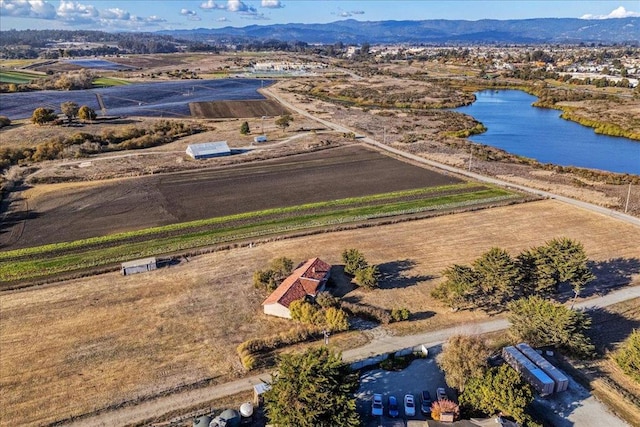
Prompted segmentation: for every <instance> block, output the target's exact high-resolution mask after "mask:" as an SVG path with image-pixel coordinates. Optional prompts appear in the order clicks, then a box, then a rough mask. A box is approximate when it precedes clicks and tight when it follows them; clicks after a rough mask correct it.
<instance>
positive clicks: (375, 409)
mask: <svg viewBox="0 0 640 427" xmlns="http://www.w3.org/2000/svg"><path fill="white" fill-rule="evenodd" d="M383 413H384V405H383V403H382V395H381V394H378V393H375V394H374V395H373V400H372V401H371V415H373V416H374V417H378V416H382V414H383Z"/></svg>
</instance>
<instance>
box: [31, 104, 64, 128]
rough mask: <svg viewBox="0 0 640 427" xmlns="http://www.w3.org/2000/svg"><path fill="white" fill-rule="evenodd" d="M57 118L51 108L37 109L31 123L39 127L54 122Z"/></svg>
mask: <svg viewBox="0 0 640 427" xmlns="http://www.w3.org/2000/svg"><path fill="white" fill-rule="evenodd" d="M57 118H58V116H57V114H56V113H55V112H54V111H53V110H52V109H51V108H44V107H38V108H36V109H35V110H33V114H32V115H31V121H32V122H33V123H35V124H37V125H43V124H45V123H50V122H53V121H54V120H56V119H57Z"/></svg>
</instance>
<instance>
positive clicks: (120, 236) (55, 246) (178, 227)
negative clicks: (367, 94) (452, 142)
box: [0, 183, 477, 260]
mask: <svg viewBox="0 0 640 427" xmlns="http://www.w3.org/2000/svg"><path fill="white" fill-rule="evenodd" d="M476 186H477V184H474V183H462V184H453V185H443V186H439V187H427V188H419V189H413V190H403V191H394V192H390V193H381V194H374V195H370V196H361V197H349V198H345V199H338V200H332V201H325V202H315V203H306V204H302V205H296V206H290V207H282V208H271V209H263V210H259V211H252V212H244V213H239V214H233V215H226V216H221V217H216V218H207V219H200V220H195V221H189V222H181V223H177V224H169V225H165V226H160V227H151V228H145V229H142V230H135V231H128V232H123V233H116V234H110V235H107V236H100V237H91V238H88V239H81V240H75V241H73V242H61V243H52V244H48V245H42V246H36V247H31V248H24V249H16V250H12V251H5V252H0V260H4V259H12V258H18V257H24V256H31V255H42V254H46V253H49V252H59V251H68V250H73V249H76V248H82V247H87V246H92V245H104V244H110V243H116V242H118V241H123V240H130V239H132V238H136V237H143V236H151V235H154V234H163V233H168V232H175V231H182V230H185V231H186V230H188V229H189V228H200V227H205V226H212V225H218V224H224V223H228V222H232V221H242V220H251V219H259V218H261V217H267V216H272V215H278V214H289V213H298V212H302V211H305V210H314V209H325V208H331V207H339V206H349V205H354V204H363V203H372V202H380V201H384V200H393V199H399V198H403V197H411V196H420V195H427V194H430V193H438V192H442V191H451V190H464V189H468V188H473V187H476Z"/></svg>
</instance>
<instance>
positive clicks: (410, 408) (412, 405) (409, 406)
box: [404, 394, 416, 417]
mask: <svg viewBox="0 0 640 427" xmlns="http://www.w3.org/2000/svg"><path fill="white" fill-rule="evenodd" d="M404 415H405V416H406V417H415V416H416V402H415V401H414V400H413V394H405V395H404Z"/></svg>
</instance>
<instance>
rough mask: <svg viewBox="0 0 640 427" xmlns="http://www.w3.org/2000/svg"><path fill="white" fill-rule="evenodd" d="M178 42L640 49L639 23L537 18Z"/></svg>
mask: <svg viewBox="0 0 640 427" xmlns="http://www.w3.org/2000/svg"><path fill="white" fill-rule="evenodd" d="M161 33H162V34H167V35H172V36H174V37H176V38H181V39H190V40H197V41H203V42H204V41H209V42H214V41H215V42H225V41H228V42H231V41H255V40H280V41H286V42H296V41H297V42H305V43H309V44H316V43H318V44H334V43H338V42H342V43H344V44H361V43H370V44H394V43H411V44H421V43H422V44H478V43H488V44H504V43H515V44H542V43H559V44H574V43H603V44H611V43H632V44H636V45H637V44H638V43H640V18H618V19H598V20H587V19H576V18H534V19H518V20H493V19H482V20H478V21H463V20H444V19H432V20H423V21H374V22H372V21H356V20H353V19H349V20H343V21H336V22H331V23H327V24H275V25H249V26H246V27H225V28H216V29H207V28H197V29H192V30H170V31H162V32H161Z"/></svg>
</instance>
